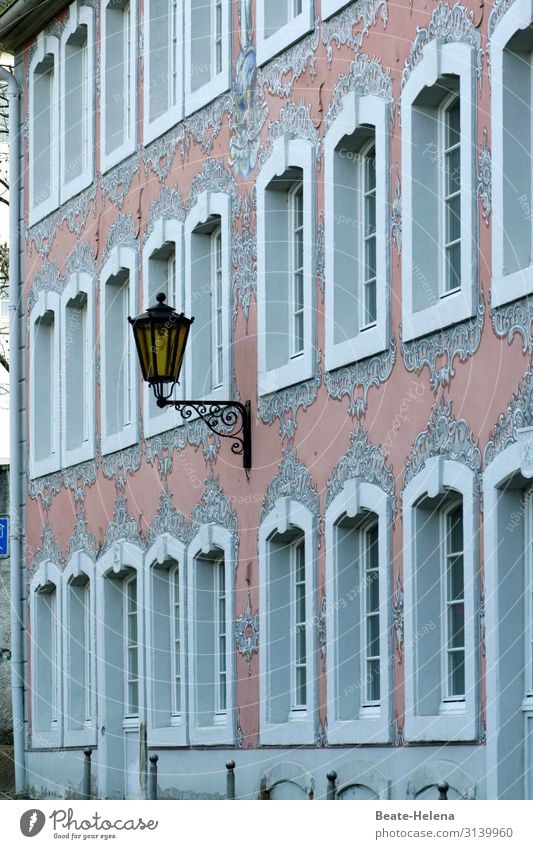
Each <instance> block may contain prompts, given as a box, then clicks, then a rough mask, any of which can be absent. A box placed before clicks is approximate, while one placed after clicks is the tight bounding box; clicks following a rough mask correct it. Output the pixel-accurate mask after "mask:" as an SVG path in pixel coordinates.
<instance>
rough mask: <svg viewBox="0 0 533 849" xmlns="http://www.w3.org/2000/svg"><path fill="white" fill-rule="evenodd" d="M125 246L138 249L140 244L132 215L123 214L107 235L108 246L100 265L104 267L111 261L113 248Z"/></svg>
mask: <svg viewBox="0 0 533 849" xmlns="http://www.w3.org/2000/svg"><path fill="white" fill-rule="evenodd" d="M120 245H123V246H124V247H132V248H134V249H135V250H137V249H138V246H139V243H138V241H137V239H136V236H135V225H134V223H133V218H132V217H131V215H126V213H125V212H121V213H120V215H119V216H118V218H117V220H116V221H115V222H114V223H113V224H112V225H111V227H110V228H109V230H108V233H107V239H106V246H105V249H104V252H103V254H102V259H101V261H100V265H101V266H104V265H105V264H106V262H107V260H108V259H109V255H110V253H111V251H112V250H113V248H115V247H117V246H120Z"/></svg>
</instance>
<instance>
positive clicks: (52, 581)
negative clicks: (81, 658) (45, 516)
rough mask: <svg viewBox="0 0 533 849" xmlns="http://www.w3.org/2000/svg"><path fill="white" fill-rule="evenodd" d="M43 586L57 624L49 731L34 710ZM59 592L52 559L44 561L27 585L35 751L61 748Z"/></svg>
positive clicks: (57, 572) (58, 577)
mask: <svg viewBox="0 0 533 849" xmlns="http://www.w3.org/2000/svg"><path fill="white" fill-rule="evenodd" d="M46 587H54V590H53V592H54V593H55V614H56V621H55V622H53V623H52V628H53V629H54V632H55V637H54V638H53V645H54V646H55V657H54V656H52V657H51V661H52V663H55V675H52V681H51V686H52V687H54V686H55V687H56V694H57V704H56V705H55V708H56V713H57V720H56V721H54V722H53V723H52V725H51V727H50V728H46V729H45V728H42V727H40V722H39V720H38V716H37V713H38V708H37V691H36V687H37V678H36V676H37V670H38V663H39V655H38V649H37V645H36V640H37V639H38V637H37V617H38V615H39V614H38V611H37V604H38V595H39V593H40V592H42V591H44V590H46ZM62 589H63V577H62V574H61V572H60V570H59V569H58V567H57V566H56V565H55V563H53V562H52V561H51V560H43V561H42V562H41V563H40V564H39V567H38V569H37V571H36V572H35V574H34V576H33V578H32V580H31V583H30V595H29V597H30V626H31V646H30V657H31V659H32V663H31V685H30V686H31V744H32V748H35V749H54V748H59V747H61V746H62V745H63V734H64V721H63V719H64V711H63V698H64V691H63V680H62V677H63V676H62V674H61V672H62V669H63V652H62V648H63V647H62V622H61V609H62ZM52 698H53V696H51V695H49V696H48V697H47V701H50V700H51V699H52Z"/></svg>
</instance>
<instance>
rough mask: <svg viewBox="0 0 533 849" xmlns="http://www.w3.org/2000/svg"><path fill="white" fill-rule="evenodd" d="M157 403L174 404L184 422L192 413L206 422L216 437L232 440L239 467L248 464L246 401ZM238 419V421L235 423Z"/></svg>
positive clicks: (248, 434) (249, 439)
mask: <svg viewBox="0 0 533 849" xmlns="http://www.w3.org/2000/svg"><path fill="white" fill-rule="evenodd" d="M158 404H159V406H164V407H174V409H175V410H177V412H178V413H179V414H180V415H181V417H182V419H183V420H184V421H190V420H191V419H192V416H193V415H194V413H196V415H198V416H199V417H200V418H201V419H202V421H203V422H205V423H206V425H207V427H208V428H209V430H211V431H212V432H213V433H216V434H217V436H223V437H226V438H228V439H233V440H234V441H233V444H232V446H231V452H232V454H237V455H239V456H240V455H242V458H243V461H242V462H243V467H244V468H245V469H246V470H247V471H248V470H249V469H251V467H252V439H251V428H250V402H249V401H246V403H245V404H241V402H240V401H171V400H169V399H162V400H161V401H160V400H158ZM239 419H240V422H239Z"/></svg>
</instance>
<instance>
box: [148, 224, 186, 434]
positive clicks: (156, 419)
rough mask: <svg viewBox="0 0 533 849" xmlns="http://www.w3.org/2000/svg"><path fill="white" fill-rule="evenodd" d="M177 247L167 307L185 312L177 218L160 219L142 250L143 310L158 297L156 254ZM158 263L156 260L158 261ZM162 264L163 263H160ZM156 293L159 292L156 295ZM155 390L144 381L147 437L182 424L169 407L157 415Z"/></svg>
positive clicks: (181, 393) (181, 391)
mask: <svg viewBox="0 0 533 849" xmlns="http://www.w3.org/2000/svg"><path fill="white" fill-rule="evenodd" d="M168 244H170V245H174V256H175V278H174V282H173V285H172V289H171V291H169V293H168V297H167V304H169V305H170V306H172V307H174V308H175V310H176V312H182V310H184V309H185V307H184V292H183V282H182V281H183V224H182V223H181V222H180V221H177V220H176V219H171V218H161V219H159V220H158V221H157V222H156V224H155V226H154V229H153V231H152V233H150V235H149V237H148V238H147V240H146V242H145V245H144V249H143V302H144V308H145V309H146V308H147V307H152V306H154V305H155V296H152V298H151V299H150V297H149V291H150V265H151V263H152V262H153V261H154V254H155V253H156V252H157V251H158V250H160V249H161V248H162V247H164V246H165V245H168ZM156 261H157V260H156ZM161 261H162V260H161ZM156 294H157V293H156ZM153 392H154V391H153V389H152V387H151V386H149V385H148V384H147V383H146V382H145V381H143V388H142V394H143V430H144V436H145V437H150V436H155V435H156V434H158V433H162V432H163V431H165V430H171V429H172V428H175V427H177V425H179V424H181V423H182V419H181V416H179V415H177V414H176V411H175V410H174V409H173V408H172V407H169V408H167V409H162V410H161V409H159V408H157V410H156V411H155V412H154V410H153V405H152V404H151V402H150V399H151V398H153V397H154V395H153ZM172 397H173V398H175V399H176V400H178V399H179V398H185V367H182V371H181V375H180V384H179V386H176V387H175V390H174V395H173V396H172Z"/></svg>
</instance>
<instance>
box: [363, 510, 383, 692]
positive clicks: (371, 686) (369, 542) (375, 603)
mask: <svg viewBox="0 0 533 849" xmlns="http://www.w3.org/2000/svg"><path fill="white" fill-rule="evenodd" d="M362 553H363V562H364V589H363V593H362V597H363V599H364V613H363V621H364V666H365V669H364V679H363V680H364V681H365V688H366V698H365V703H366V704H367V705H376V704H378V705H379V700H380V683H381V682H380V650H379V638H380V633H379V630H380V629H379V547H378V526H377V524H375V525H372V526H371V527H370V528H367V529H366V530H365V531H364V535H363V552H362Z"/></svg>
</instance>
